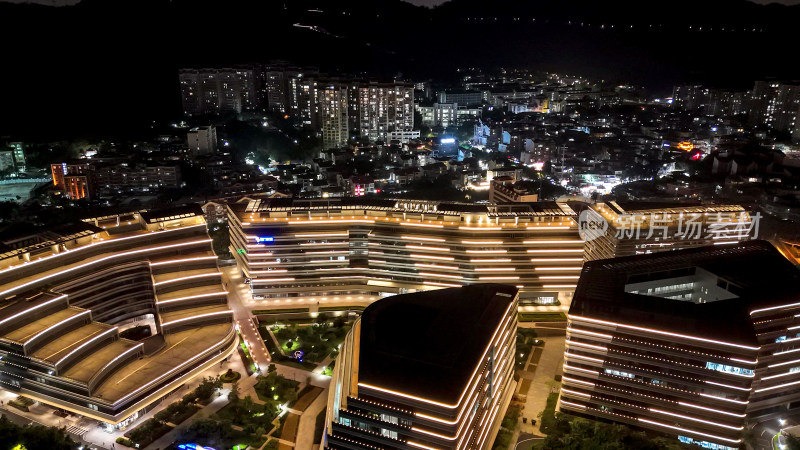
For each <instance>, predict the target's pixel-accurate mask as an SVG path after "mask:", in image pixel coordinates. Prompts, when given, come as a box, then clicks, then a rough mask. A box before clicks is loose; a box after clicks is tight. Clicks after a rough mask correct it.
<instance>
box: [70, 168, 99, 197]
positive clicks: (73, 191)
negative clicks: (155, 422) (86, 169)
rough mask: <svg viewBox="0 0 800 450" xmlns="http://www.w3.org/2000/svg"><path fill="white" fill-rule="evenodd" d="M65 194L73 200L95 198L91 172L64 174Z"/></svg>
mask: <svg viewBox="0 0 800 450" xmlns="http://www.w3.org/2000/svg"><path fill="white" fill-rule="evenodd" d="M64 194H65V195H66V196H67V197H68V198H70V199H72V200H80V199H82V198H85V199H86V200H92V199H94V196H95V191H94V183H93V182H92V178H91V176H90V175H89V174H86V175H64Z"/></svg>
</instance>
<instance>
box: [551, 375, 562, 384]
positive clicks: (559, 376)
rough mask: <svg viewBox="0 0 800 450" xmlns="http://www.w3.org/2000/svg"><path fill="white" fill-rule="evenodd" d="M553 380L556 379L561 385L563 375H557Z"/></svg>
mask: <svg viewBox="0 0 800 450" xmlns="http://www.w3.org/2000/svg"><path fill="white" fill-rule="evenodd" d="M553 378H554V379H555V380H556V381H558V382H559V383H560V382H561V375H556V376H555V377H553Z"/></svg>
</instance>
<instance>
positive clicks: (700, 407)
mask: <svg viewBox="0 0 800 450" xmlns="http://www.w3.org/2000/svg"><path fill="white" fill-rule="evenodd" d="M798 286H800V271H798V270H797V269H796V268H795V267H794V266H793V265H792V264H791V263H790V262H789V261H788V260H786V259H785V258H784V257H783V256H782V255H781V254H780V253H779V252H778V251H777V250H776V249H775V248H773V247H772V246H771V244H769V243H768V242H766V241H748V242H743V243H740V244H727V245H720V246H709V247H703V248H693V249H686V250H679V251H676V252H665V253H657V254H651V255H638V256H628V257H624V258H616V259H611V260H602V261H592V262H587V263H586V265H585V266H584V269H583V272H582V274H581V278H580V281H579V283H578V287H577V289H576V291H575V298H574V299H573V302H572V305H571V306H570V310H569V321H568V328H567V342H566V350H565V353H564V376H563V387H562V389H561V397H560V403H559V405H560V410H561V411H563V412H566V413H569V414H573V415H578V416H584V417H590V418H596V419H602V420H610V421H614V422H620V423H624V424H629V425H632V426H635V427H637V428H642V429H646V430H651V431H655V432H660V433H664V434H666V435H670V436H673V437H675V438H676V439H678V440H680V441H681V442H684V443H690V444H697V445H699V446H701V447H703V448H712V449H718V450H734V449H738V448H741V447H740V445H743V444H742V442H743V437H744V436H745V433H746V431H747V428H746V427H747V425H748V423H750V424H752V423H756V422H760V421H764V420H767V419H770V418H776V417H777V418H779V417H781V416H782V415H785V414H790V413H791V412H792V411H793V410H795V408H797V405H798V402H799V401H800V360H798V359H797V358H798V357H797V355H798V353H797V352H798V351H800V347H799V346H798V342H800V333H798V330H799V329H800V303H799V302H798V298H799V295H798V294H799V293H800V288H798Z"/></svg>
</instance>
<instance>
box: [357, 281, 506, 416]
mask: <svg viewBox="0 0 800 450" xmlns="http://www.w3.org/2000/svg"><path fill="white" fill-rule="evenodd" d="M516 295H517V289H516V288H514V287H512V286H506V285H500V284H476V285H471V286H465V287H462V288H448V289H440V290H436V291H428V292H418V293H414V294H402V295H395V296H393V297H389V298H385V299H382V300H379V301H377V302H375V303H373V304H371V305H370V306H368V307H367V308H366V309H365V310H364V313H363V315H362V316H361V341H360V349H359V351H360V357H359V375H358V377H359V382H363V383H366V384H372V385H375V386H379V387H381V388H385V389H392V390H396V391H400V392H403V393H407V394H410V395H416V396H419V397H425V398H428V399H432V400H434V401H438V402H445V403H457V402H458V400H459V396H460V395H461V392H462V390H463V389H464V387H465V386H466V385H467V383H468V381H469V378H470V376H471V375H472V373H473V371H474V369H475V367H476V366H477V365H478V364H479V362H480V360H481V356H482V354H483V352H484V350H485V349H486V346H487V345H488V342H489V340H490V339H491V337H492V334H493V333H494V331H495V330H496V329H497V327H498V325H499V323H500V321H501V320H502V318H503V317H504V316H505V313H506V311H507V309H508V306H509V305H510V304H511V303H512V302H513V301H514V298H515V297H516Z"/></svg>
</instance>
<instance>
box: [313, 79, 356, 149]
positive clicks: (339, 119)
mask: <svg viewBox="0 0 800 450" xmlns="http://www.w3.org/2000/svg"><path fill="white" fill-rule="evenodd" d="M348 91H349V88H348V85H347V84H342V83H338V82H334V83H330V84H325V85H324V86H322V87H321V88H320V115H321V116H322V117H321V120H320V123H321V127H322V145H323V148H325V149H329V148H336V147H341V146H344V145H346V144H347V141H348V139H349V138H350V129H349V123H348V118H347V112H348V108H347V99H348V95H349V92H348Z"/></svg>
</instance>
